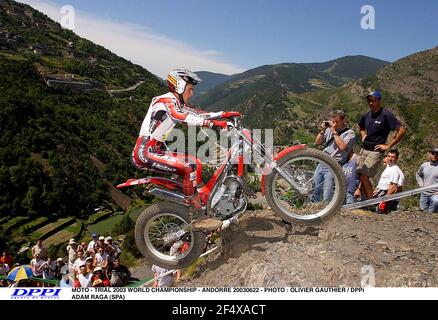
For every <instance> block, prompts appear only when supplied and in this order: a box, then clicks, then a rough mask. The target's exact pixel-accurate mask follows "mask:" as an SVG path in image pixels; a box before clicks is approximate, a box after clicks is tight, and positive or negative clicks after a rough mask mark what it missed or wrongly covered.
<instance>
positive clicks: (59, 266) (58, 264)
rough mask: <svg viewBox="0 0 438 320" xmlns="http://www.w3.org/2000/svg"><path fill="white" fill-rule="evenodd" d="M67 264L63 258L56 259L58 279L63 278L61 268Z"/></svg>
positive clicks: (56, 277)
mask: <svg viewBox="0 0 438 320" xmlns="http://www.w3.org/2000/svg"><path fill="white" fill-rule="evenodd" d="M64 266H65V263H64V261H62V258H58V259H57V260H56V266H55V279H56V280H61V278H62V274H61V269H62V268H63V267H64Z"/></svg>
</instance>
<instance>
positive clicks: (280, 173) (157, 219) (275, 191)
mask: <svg viewBox="0 0 438 320" xmlns="http://www.w3.org/2000/svg"><path fill="white" fill-rule="evenodd" d="M227 121H228V124H229V129H228V131H227V134H228V137H229V138H230V141H233V143H232V144H231V147H230V148H228V149H227V150H225V152H224V157H223V161H222V162H221V164H220V166H218V169H217V171H216V172H215V173H214V174H213V176H212V177H211V179H210V180H209V181H208V182H207V183H206V184H205V185H204V186H203V187H201V188H199V189H198V190H197V193H196V194H195V195H194V196H190V197H187V196H184V193H183V187H182V183H180V182H178V181H176V180H175V179H168V178H165V177H159V176H155V177H147V178H142V179H131V180H128V181H126V182H125V183H123V184H120V185H118V186H117V188H119V189H123V188H127V187H131V186H142V187H145V190H146V192H147V193H149V194H150V195H153V196H156V197H158V198H160V199H161V200H162V202H160V203H158V204H154V205H152V206H150V207H148V208H146V209H145V210H144V211H143V212H142V213H141V214H140V216H139V217H138V219H137V221H136V225H135V241H136V244H137V247H138V249H139V250H140V252H141V253H142V254H143V255H144V256H145V257H146V258H147V259H148V260H149V261H150V262H151V263H153V264H156V265H159V266H162V267H164V268H167V269H179V268H185V267H187V266H189V265H191V264H192V263H194V262H195V261H196V260H197V259H198V258H199V256H200V255H201V254H202V253H203V251H204V250H205V247H206V241H207V236H206V235H207V232H206V231H203V230H199V231H195V230H194V229H193V228H192V218H191V217H192V214H191V212H194V211H196V210H198V211H201V212H202V214H204V215H206V216H208V217H214V218H215V219H219V220H221V221H222V222H223V224H222V228H226V227H227V226H229V225H230V223H231V222H235V221H236V220H237V217H239V216H240V215H241V214H243V213H244V212H245V210H246V208H247V205H248V200H249V199H250V198H256V197H257V196H256V193H255V191H253V190H252V189H251V188H250V187H249V186H248V183H247V174H248V170H247V169H248V166H250V165H251V166H255V167H260V163H251V164H246V163H245V162H247V161H244V159H245V157H246V156H247V155H248V153H251V154H252V155H253V156H251V157H250V159H255V158H257V159H259V160H260V159H262V160H263V172H262V179H261V188H262V194H263V196H265V197H266V200H267V202H268V204H269V206H270V208H271V209H272V210H273V212H274V213H275V214H276V215H278V216H279V217H280V218H281V219H283V220H284V221H286V222H288V223H297V222H298V223H304V224H313V223H317V222H320V221H321V220H324V219H327V218H328V217H330V216H331V215H333V214H334V213H335V212H336V211H338V210H339V209H340V207H341V205H342V203H343V201H344V199H345V190H346V181H345V175H344V174H343V171H342V168H341V167H340V165H339V164H338V162H336V161H335V160H334V159H333V158H332V157H330V156H329V155H327V154H326V153H324V152H322V151H319V150H314V149H311V148H308V147H307V146H306V145H295V146H292V147H289V148H286V149H285V150H282V151H281V152H279V153H278V154H276V155H275V156H274V155H273V152H270V151H269V150H266V148H265V146H264V145H263V144H262V143H261V142H260V139H258V138H257V137H255V135H254V134H253V132H251V131H250V130H248V129H245V128H244V127H243V126H242V116H241V115H240V114H238V113H233V116H232V117H230V118H228V119H227ZM254 155H257V157H255V156H254ZM322 167H325V170H329V171H330V173H331V175H332V177H333V181H332V188H331V190H330V191H331V194H332V195H331V198H330V200H327V199H326V200H325V201H324V200H322V197H321V194H320V193H322V191H321V189H322V185H321V184H317V182H316V179H315V173H316V172H317V170H318V168H319V169H320V168H322ZM181 247H184V250H181Z"/></svg>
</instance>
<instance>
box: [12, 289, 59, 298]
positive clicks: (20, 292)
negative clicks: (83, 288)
mask: <svg viewBox="0 0 438 320" xmlns="http://www.w3.org/2000/svg"><path fill="white" fill-rule="evenodd" d="M60 292H61V289H15V290H14V294H13V295H12V296H11V298H12V299H59V293H60Z"/></svg>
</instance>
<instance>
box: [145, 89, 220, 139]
mask: <svg viewBox="0 0 438 320" xmlns="http://www.w3.org/2000/svg"><path fill="white" fill-rule="evenodd" d="M218 114H219V113H218ZM214 115H217V114H216V113H205V112H202V111H200V110H196V109H193V108H189V107H186V106H182V105H181V103H180V102H179V100H178V99H177V98H176V97H175V96H174V95H173V93H171V92H169V93H166V94H164V95H162V96H159V97H155V98H153V99H152V103H151V105H150V107H149V110H148V113H147V114H146V117H145V119H144V121H143V124H142V126H141V130H140V136H143V137H151V138H153V139H155V140H157V141H160V142H164V141H165V140H166V137H167V135H168V134H169V133H170V131H172V129H173V128H174V127H175V125H176V123H178V122H182V123H186V124H187V125H189V126H190V125H191V126H202V125H204V123H205V118H206V117H210V116H214Z"/></svg>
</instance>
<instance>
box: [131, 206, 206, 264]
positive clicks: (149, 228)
mask: <svg viewBox="0 0 438 320" xmlns="http://www.w3.org/2000/svg"><path fill="white" fill-rule="evenodd" d="M190 222H191V220H190V216H189V212H188V209H187V208H186V207H184V206H182V205H178V204H176V203H172V202H160V203H158V204H154V205H152V206H150V207H148V208H146V209H145V210H144V211H143V212H142V213H141V214H140V216H139V217H138V219H137V221H136V223H135V243H136V245H137V247H138V249H139V250H140V252H141V254H142V255H143V256H144V257H145V258H146V259H147V260H148V261H149V262H151V263H152V264H155V265H157V266H160V267H162V268H165V269H170V270H172V269H182V268H186V267H188V266H190V265H191V264H193V263H194V262H195V261H196V260H197V259H198V258H199V256H200V255H201V254H202V252H203V250H204V246H205V242H206V236H205V234H204V232H202V231H193V230H189V231H188V232H186V233H185V234H184V235H182V236H180V237H177V236H174V235H175V233H177V232H178V231H181V230H183V229H185V228H187V227H188V226H189V225H190ZM166 237H167V238H168V240H166ZM183 243H186V244H188V246H185V247H186V248H187V249H186V250H185V251H184V252H179V251H178V246H180V244H183ZM180 247H181V246H180Z"/></svg>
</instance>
